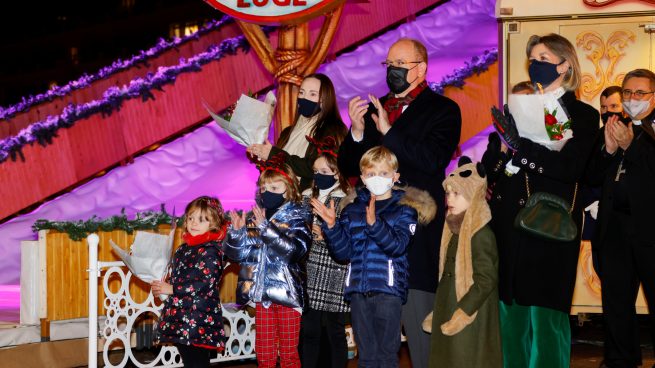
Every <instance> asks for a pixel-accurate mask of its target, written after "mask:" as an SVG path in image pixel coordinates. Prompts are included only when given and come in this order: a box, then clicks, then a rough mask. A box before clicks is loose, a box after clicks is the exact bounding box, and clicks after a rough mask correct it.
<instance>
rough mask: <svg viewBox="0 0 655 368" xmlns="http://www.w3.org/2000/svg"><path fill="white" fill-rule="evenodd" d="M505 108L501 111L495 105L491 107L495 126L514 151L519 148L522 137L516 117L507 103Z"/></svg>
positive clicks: (506, 143)
mask: <svg viewBox="0 0 655 368" xmlns="http://www.w3.org/2000/svg"><path fill="white" fill-rule="evenodd" d="M503 110H504V112H503V111H500V110H499V109H498V108H497V107H495V106H493V107H492V108H491V117H492V120H493V126H494V129H496V132H498V135H499V136H500V138H501V139H502V140H503V142H504V143H505V145H507V147H508V148H509V149H511V150H512V151H516V150H517V149H518V148H519V139H520V138H521V137H520V136H519V132H518V130H517V129H516V122H515V121H514V117H512V114H510V112H509V108H508V107H507V105H505V107H504V109H503Z"/></svg>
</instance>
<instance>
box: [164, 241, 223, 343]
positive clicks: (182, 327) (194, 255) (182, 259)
mask: <svg viewBox="0 0 655 368" xmlns="http://www.w3.org/2000/svg"><path fill="white" fill-rule="evenodd" d="M172 262H173V270H172V273H171V279H170V283H171V284H172V285H173V295H169V296H168V299H166V302H165V304H164V309H162V313H161V317H160V318H159V324H158V329H157V336H158V339H159V341H160V342H169V343H176V344H182V345H195V346H201V347H205V348H211V349H218V350H222V349H223V348H224V347H225V345H224V344H225V340H226V339H225V332H224V330H223V312H222V309H221V301H220V297H219V288H218V284H219V282H220V281H221V275H222V274H223V266H224V264H223V252H222V251H221V250H220V243H218V242H216V241H210V242H207V243H204V244H199V245H194V246H189V245H187V244H182V245H181V246H180V247H179V248H178V249H177V251H175V255H174V256H173V261H172Z"/></svg>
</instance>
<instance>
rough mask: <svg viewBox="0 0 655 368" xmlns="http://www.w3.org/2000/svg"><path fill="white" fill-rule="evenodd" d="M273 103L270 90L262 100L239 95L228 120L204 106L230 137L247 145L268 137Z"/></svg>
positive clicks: (259, 142) (274, 100)
mask: <svg viewBox="0 0 655 368" xmlns="http://www.w3.org/2000/svg"><path fill="white" fill-rule="evenodd" d="M275 103H276V99H275V94H273V92H270V91H269V92H268V93H267V94H266V98H265V99H264V101H259V100H257V99H254V98H252V97H248V96H246V95H241V97H240V98H239V101H237V106H236V108H235V109H234V112H233V113H232V118H231V119H230V121H227V120H225V119H223V118H222V117H220V116H219V115H218V114H216V113H215V112H214V111H212V109H211V108H210V107H209V106H208V105H207V104H206V103H205V108H206V109H207V111H208V112H209V115H211V117H212V118H213V119H214V121H216V123H218V125H219V126H220V127H221V128H223V129H225V131H226V132H227V134H228V135H229V136H230V137H232V139H234V140H235V141H236V142H237V143H239V144H241V145H243V146H246V147H248V146H250V145H252V144H255V143H257V144H261V143H264V140H265V139H266V137H268V129H269V127H270V126H271V120H273V112H274V111H275Z"/></svg>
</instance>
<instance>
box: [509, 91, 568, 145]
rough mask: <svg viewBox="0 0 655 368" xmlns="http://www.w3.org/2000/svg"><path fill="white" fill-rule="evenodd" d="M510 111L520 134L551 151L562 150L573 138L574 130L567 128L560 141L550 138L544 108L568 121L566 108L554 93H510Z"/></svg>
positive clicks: (558, 118)
mask: <svg viewBox="0 0 655 368" xmlns="http://www.w3.org/2000/svg"><path fill="white" fill-rule="evenodd" d="M507 106H508V108H509V112H510V113H511V114H512V116H513V117H514V121H515V122H516V129H517V130H518V132H519V136H521V137H522V138H527V139H529V140H531V141H533V142H535V143H537V144H540V145H542V146H544V147H546V148H548V149H550V150H551V151H560V150H561V149H562V147H564V145H565V144H566V142H567V141H568V140H569V139H571V138H573V131H571V129H569V130H566V131H565V132H564V134H563V136H564V138H562V139H561V140H558V141H553V140H550V137H549V136H548V133H547V132H546V126H545V114H544V109H548V111H550V112H551V113H552V112H553V111H556V113H555V118H557V121H559V122H563V121H567V120H568V119H569V118H568V116H567V115H566V112H565V110H564V108H563V107H562V106H561V105H560V103H559V102H558V100H557V99H556V98H555V97H554V96H553V95H552V94H544V95H541V94H534V95H514V94H512V95H509V99H508V101H507Z"/></svg>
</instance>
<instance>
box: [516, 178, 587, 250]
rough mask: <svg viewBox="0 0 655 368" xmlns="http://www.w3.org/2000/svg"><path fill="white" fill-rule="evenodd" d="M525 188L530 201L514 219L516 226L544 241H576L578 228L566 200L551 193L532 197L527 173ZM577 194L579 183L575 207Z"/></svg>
mask: <svg viewBox="0 0 655 368" xmlns="http://www.w3.org/2000/svg"><path fill="white" fill-rule="evenodd" d="M525 187H526V190H527V192H528V201H527V203H526V204H525V207H523V208H521V210H520V211H519V213H518V215H517V216H516V219H514V226H515V227H517V228H518V229H521V230H522V231H525V232H527V233H529V234H532V235H534V236H536V237H539V238H543V239H548V240H555V241H561V242H569V241H572V240H575V238H576V236H577V235H578V226H577V225H576V224H575V222H574V221H573V217H572V216H571V213H572V212H573V207H572V206H571V205H569V204H568V203H567V202H566V200H565V199H563V198H561V197H559V196H557V195H554V194H551V193H546V192H537V193H533V194H532V195H530V185H529V183H528V174H527V173H525ZM577 193H578V183H575V191H574V192H573V204H574V205H575V197H576V195H577Z"/></svg>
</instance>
